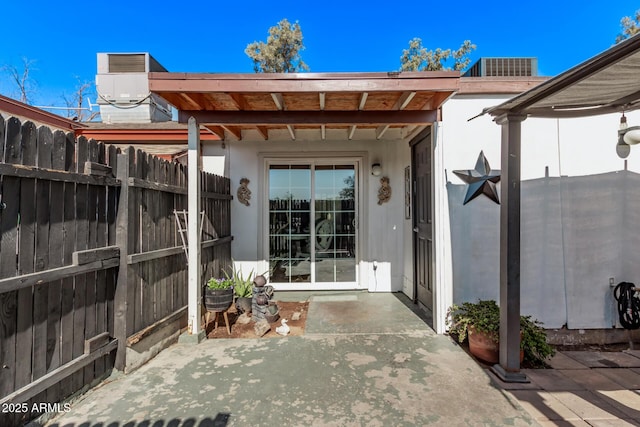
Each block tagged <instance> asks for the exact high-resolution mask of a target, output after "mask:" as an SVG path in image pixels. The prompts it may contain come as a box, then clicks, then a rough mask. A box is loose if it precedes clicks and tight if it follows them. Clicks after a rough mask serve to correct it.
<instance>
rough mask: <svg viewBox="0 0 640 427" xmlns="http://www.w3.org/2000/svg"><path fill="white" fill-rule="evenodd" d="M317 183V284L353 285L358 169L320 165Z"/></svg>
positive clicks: (317, 169) (316, 170) (315, 178)
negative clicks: (338, 283) (347, 283)
mask: <svg viewBox="0 0 640 427" xmlns="http://www.w3.org/2000/svg"><path fill="white" fill-rule="evenodd" d="M314 183H315V188H314V200H315V231H316V233H315V253H316V257H315V260H316V263H315V265H316V274H315V279H316V282H354V281H355V280H356V258H355V236H356V230H355V225H356V215H355V168H354V166H353V165H345V166H337V165H326V166H325V165H318V166H316V167H315V171H314Z"/></svg>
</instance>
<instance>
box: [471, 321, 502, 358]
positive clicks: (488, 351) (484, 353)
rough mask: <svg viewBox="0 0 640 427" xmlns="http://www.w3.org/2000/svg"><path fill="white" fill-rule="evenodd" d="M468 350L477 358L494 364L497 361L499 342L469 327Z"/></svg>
mask: <svg viewBox="0 0 640 427" xmlns="http://www.w3.org/2000/svg"><path fill="white" fill-rule="evenodd" d="M468 337H469V351H470V352H471V354H473V355H474V356H475V357H477V358H478V359H480V360H482V361H484V362H487V363H491V364H496V363H498V362H499V360H500V357H499V351H500V344H499V343H498V340H494V339H493V338H491V337H490V336H489V335H487V334H486V333H485V332H478V331H476V330H475V328H469V335H468Z"/></svg>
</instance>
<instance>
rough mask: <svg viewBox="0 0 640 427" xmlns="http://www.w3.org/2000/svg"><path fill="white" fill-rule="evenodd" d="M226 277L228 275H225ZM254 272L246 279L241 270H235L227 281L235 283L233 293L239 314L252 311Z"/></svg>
mask: <svg viewBox="0 0 640 427" xmlns="http://www.w3.org/2000/svg"><path fill="white" fill-rule="evenodd" d="M225 275H226V273H225ZM252 276H253V270H251V272H250V273H249V274H248V275H247V276H246V277H245V276H244V275H243V274H242V271H241V270H240V269H235V268H234V269H233V273H232V274H231V275H230V276H229V275H227V279H228V280H230V281H232V282H233V291H234V294H235V297H236V309H237V310H238V312H239V313H248V312H250V311H251V298H252V297H253V278H252Z"/></svg>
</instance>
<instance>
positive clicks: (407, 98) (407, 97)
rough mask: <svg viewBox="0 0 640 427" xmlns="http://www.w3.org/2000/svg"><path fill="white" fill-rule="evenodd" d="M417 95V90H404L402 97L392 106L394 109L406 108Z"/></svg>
mask: <svg viewBox="0 0 640 427" xmlns="http://www.w3.org/2000/svg"><path fill="white" fill-rule="evenodd" d="M414 96H416V93H415V92H403V93H402V95H400V98H398V100H397V101H396V103H395V105H394V106H393V107H392V110H404V109H405V107H406V106H407V105H409V103H410V102H411V100H412V99H413V97H414Z"/></svg>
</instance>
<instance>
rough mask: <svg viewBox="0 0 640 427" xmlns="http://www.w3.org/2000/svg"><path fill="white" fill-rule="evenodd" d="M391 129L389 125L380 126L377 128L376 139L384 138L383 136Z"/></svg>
mask: <svg viewBox="0 0 640 427" xmlns="http://www.w3.org/2000/svg"><path fill="white" fill-rule="evenodd" d="M387 130H389V125H384V126H378V127H377V128H376V139H380V138H382V136H383V135H384V134H385V132H387Z"/></svg>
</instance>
